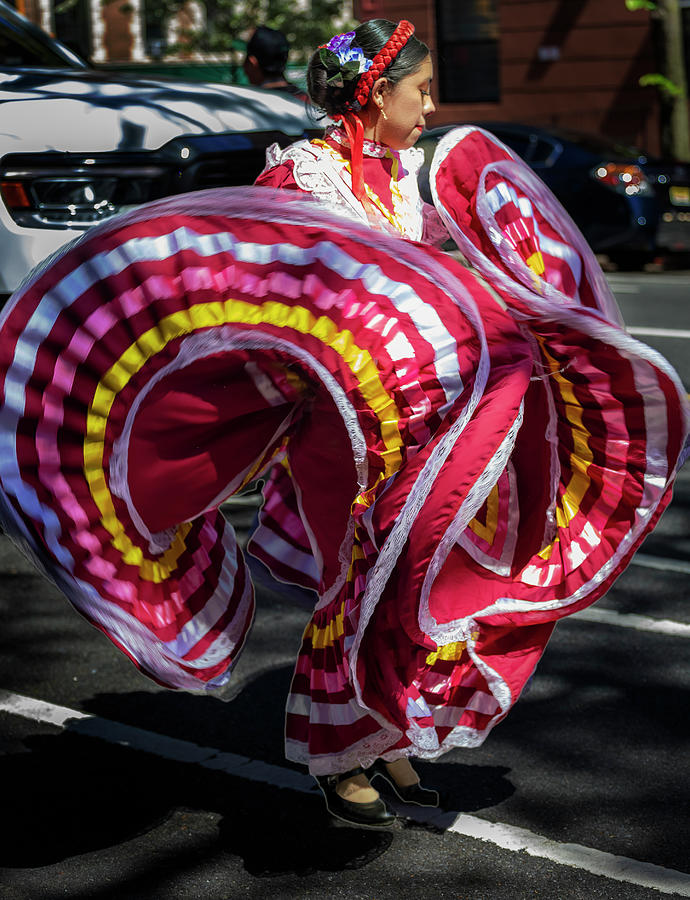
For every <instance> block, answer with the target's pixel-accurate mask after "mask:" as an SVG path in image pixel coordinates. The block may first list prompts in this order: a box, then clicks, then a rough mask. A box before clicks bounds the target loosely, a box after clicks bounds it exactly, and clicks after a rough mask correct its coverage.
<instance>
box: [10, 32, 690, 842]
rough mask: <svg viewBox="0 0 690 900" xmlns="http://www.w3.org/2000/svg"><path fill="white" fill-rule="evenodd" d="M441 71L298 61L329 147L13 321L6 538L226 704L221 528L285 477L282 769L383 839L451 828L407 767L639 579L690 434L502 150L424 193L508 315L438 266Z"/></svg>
mask: <svg viewBox="0 0 690 900" xmlns="http://www.w3.org/2000/svg"><path fill="white" fill-rule="evenodd" d="M431 74H432V73H431V63H430V59H429V55H428V51H427V50H426V48H425V47H424V45H422V44H419V42H417V41H416V40H415V38H414V36H413V34H412V28H411V26H410V25H409V23H405V22H401V23H399V24H398V25H394V24H390V23H382V22H372V23H367V24H366V25H363V26H361V27H360V28H359V29H357V31H356V32H355V35H354V36H350V35H349V34H348V35H344V36H343V35H341V36H337V37H336V38H335V39H334V40H333V41H331V42H329V45H328V46H326V47H324V48H320V50H319V51H317V54H316V55H315V57H314V59H313V60H312V63H311V65H310V90H311V92H312V97H313V99H314V100H315V102H317V103H319V104H320V105H321V106H322V107H323V108H324V109H325V110H326V111H327V112H329V113H330V115H331V117H332V118H333V119H335V120H336V121H337V123H338V124H337V125H336V127H334V128H330V129H328V130H327V132H326V135H325V137H324V139H323V140H322V141H315V142H309V143H303V144H298V145H296V146H294V147H292V148H288V149H287V150H285V151H282V152H279V151H277V150H275V151H274V152H273V157H272V160H271V166H270V167H269V168H268V169H267V171H266V172H265V173H263V175H262V176H261V178H260V179H259V182H260V184H261V185H262V186H261V187H250V188H245V189H225V190H214V191H206V192H199V193H196V194H190V195H186V196H183V197H174V198H169V199H167V200H163V201H159V202H157V203H153V204H150V205H148V206H145V207H143V208H141V209H139V210H135V211H133V212H131V213H128V214H126V215H124V216H122V217H119V218H117V219H115V220H112V221H110V222H106V223H103V224H102V225H100V226H97V227H96V228H94V229H93V230H92V231H91V232H89V233H88V234H87V235H85V236H84V237H83V238H82V239H81V240H79V241H77V242H76V243H75V244H73V245H72V246H70V247H69V248H67V249H66V250H65V251H64V252H63V253H61V254H60V255H58V256H57V257H56V258H55V259H53V260H51V261H49V262H48V263H46V264H45V265H44V266H42V267H39V269H37V270H36V271H35V272H34V273H32V275H31V276H30V277H29V278H28V280H27V282H26V283H25V285H24V286H23V287H22V288H21V289H20V290H19V291H18V292H17V293H16V295H15V296H14V297H13V298H12V300H11V301H10V302H9V304H8V305H7V307H6V308H5V310H4V311H3V314H2V317H1V318H0V392H1V393H0V399H1V405H0V524H2V527H3V528H4V530H5V531H6V532H7V533H8V534H10V535H11V536H12V538H13V539H14V540H15V541H16V542H17V543H18V544H19V546H20V547H22V549H23V550H24V551H25V552H26V553H27V554H28V555H29V556H30V557H31V558H32V559H33V560H34V562H35V563H36V564H37V565H38V567H39V568H40V569H42V571H44V572H45V574H46V575H48V577H50V578H51V579H52V580H53V581H54V583H55V584H57V585H58V587H59V588H60V589H61V590H62V591H63V592H64V593H65V594H66V596H67V597H68V598H69V600H70V601H71V602H72V603H73V604H74V605H75V607H76V608H77V609H78V610H79V611H80V612H81V613H82V614H83V615H85V616H86V617H87V618H88V620H89V621H90V622H92V623H93V624H94V625H95V626H96V627H98V628H99V629H100V630H102V631H103V632H104V633H105V634H106V635H107V636H108V637H109V638H110V639H111V640H112V641H113V642H114V643H115V644H116V646H118V647H119V648H120V649H121V650H122V651H123V652H125V653H126V654H127V655H128V656H129V657H130V658H131V659H132V660H133V662H134V663H135V664H136V665H137V666H138V667H139V668H140V669H141V670H142V671H143V672H145V673H146V674H147V675H149V676H150V677H151V678H153V679H155V680H156V681H157V682H158V683H160V684H162V685H165V686H167V687H171V688H179V689H185V690H212V689H214V688H217V687H219V686H222V685H223V684H225V683H227V681H228V679H229V678H230V673H231V669H232V666H233V664H234V662H235V661H236V659H237V657H238V655H239V653H240V652H241V651H242V649H243V647H244V644H245V640H246V637H247V635H248V632H249V629H250V626H251V622H252V617H253V609H254V600H253V590H252V585H251V579H250V576H249V572H248V569H247V567H246V565H245V562H244V558H243V554H242V552H241V550H240V548H239V547H238V546H237V543H236V541H235V537H234V533H233V530H232V528H231V527H230V526H229V524H228V523H226V522H225V520H224V519H223V517H222V515H221V514H220V512H219V506H220V505H221V503H222V502H223V501H224V500H225V499H226V498H227V497H228V496H230V495H232V494H233V493H235V492H237V491H239V490H241V489H242V488H243V486H245V485H246V484H248V483H249V482H251V481H252V480H253V479H255V478H256V477H257V476H258V475H260V474H266V476H267V481H266V484H265V487H264V496H265V503H264V507H263V509H262V511H261V520H260V525H259V527H258V529H257V531H256V533H255V535H254V537H253V541H252V544H251V549H252V552H254V553H255V554H256V555H257V556H258V557H259V558H261V559H262V560H264V561H265V562H266V563H267V564H268V565H269V566H270V568H271V569H272V571H273V572H274V573H275V575H276V576H277V577H280V578H283V579H285V580H290V581H295V582H297V583H299V584H303V585H306V586H308V587H310V588H313V589H314V590H315V591H316V593H317V595H318V596H317V601H316V604H315V609H314V613H313V616H312V619H311V621H310V623H309V625H308V627H307V629H306V631H305V633H304V637H303V641H302V646H301V649H300V652H299V656H298V660H297V665H296V668H295V674H294V678H293V682H292V688H291V692H290V696H289V698H288V704H287V723H286V752H287V755H288V757H289V758H290V759H292V760H296V761H299V762H302V763H304V764H305V765H307V766H308V767H309V771H310V772H311V773H312V774H313V775H314V776H315V777H316V778H317V780H318V782H319V785H320V787H321V789H322V791H323V793H324V795H325V797H326V801H327V805H328V808H329V809H330V810H331V811H332V812H333V813H334V814H335V815H337V816H339V817H340V818H342V819H344V820H346V821H348V822H350V823H353V824H356V825H364V826H374V827H381V826H388V825H390V824H391V822H392V821H393V817H392V815H391V813H390V812H389V811H388V809H387V808H386V806H385V804H384V803H383V801H382V800H381V798H380V797H378V796H377V792H376V791H375V790H374V788H373V787H372V786H371V784H370V783H369V778H370V777H371V778H373V776H374V775H375V774H376V775H380V776H383V777H385V778H387V779H388V780H389V781H390V782H391V784H392V785H393V787H394V788H395V789H396V790H397V792H398V793H399V795H400V796H401V798H402V799H403V800H406V801H411V802H417V803H422V804H431V805H433V804H435V803H436V802H437V797H436V794H435V792H434V791H430V790H425V789H424V788H422V787H421V786H420V785H419V783H418V778H417V776H416V774H415V772H414V770H413V768H412V767H411V765H410V764H409V759H410V758H415V757H416V758H423V759H434V758H436V757H438V756H439V755H440V754H442V753H444V752H446V751H447V750H449V749H452V748H453V747H460V746H462V747H472V746H477V745H479V744H480V743H481V742H482V741H483V740H484V739H485V738H486V736H487V735H488V734H489V732H490V730H491V729H492V728H493V727H494V726H495V725H496V724H497V723H498V722H499V721H501V719H503V718H504V717H505V716H506V715H507V713H508V712H509V710H510V709H511V708H512V706H513V704H514V703H515V702H516V700H517V698H518V697H519V695H520V692H521V690H522V688H523V686H524V684H525V683H526V681H527V680H528V678H529V677H530V675H531V674H532V672H533V671H534V668H535V666H536V664H537V662H538V660H539V658H540V655H541V653H542V652H543V650H544V648H545V646H546V643H547V641H548V638H549V636H550V634H551V632H552V629H553V627H554V624H555V622H556V621H557V620H558V619H559V618H561V617H563V616H565V615H567V614H569V613H572V612H575V611H577V610H579V609H582V608H583V607H585V606H587V605H588V604H590V603H592V602H594V601H595V600H596V599H597V598H598V597H600V596H601V595H602V594H603V593H604V592H605V591H606V590H607V588H608V587H609V586H610V585H611V584H612V582H613V581H614V579H615V578H616V577H617V576H618V575H619V574H620V573H621V572H622V571H623V569H624V568H625V566H626V565H627V564H628V562H629V561H630V559H631V557H632V555H633V554H634V552H635V550H636V549H637V547H638V546H639V544H640V542H641V541H642V540H643V538H644V537H645V535H646V534H647V533H648V532H649V531H650V529H651V528H653V527H654V525H655V523H656V521H657V520H658V517H659V516H660V514H661V512H662V511H663V509H664V507H665V505H666V504H667V503H668V501H669V499H670V493H671V486H672V483H673V479H674V477H675V474H676V472H677V469H678V466H679V465H680V464H681V463H682V458H683V448H684V446H685V445H686V441H687V435H688V422H689V419H690V411H689V409H688V403H687V399H686V397H685V391H684V389H683V386H682V385H681V384H680V381H679V379H678V378H677V376H676V374H675V373H674V372H673V370H672V369H671V367H670V366H669V365H668V363H667V362H666V361H665V360H664V359H663V358H662V357H660V356H659V355H658V354H656V353H654V352H653V351H652V350H650V349H649V348H647V347H645V346H644V345H642V344H640V343H639V342H637V341H635V340H634V339H633V338H631V337H630V336H629V335H628V334H626V333H625V331H624V329H623V328H622V325H621V323H620V319H619V318H618V314H617V310H616V307H615V302H614V301H613V298H612V297H611V295H610V292H609V291H608V288H607V286H606V283H605V281H604V279H603V277H602V276H601V272H600V270H599V269H598V267H597V266H596V262H595V260H594V259H593V257H592V255H591V253H590V251H589V250H588V248H587V247H586V245H585V244H584V242H583V241H582V239H581V237H580V236H579V234H578V233H577V230H576V229H575V228H574V226H573V225H572V223H571V222H570V220H569V219H568V217H567V216H566V214H565V213H564V212H563V210H562V209H561V208H560V207H559V206H558V204H557V203H556V202H555V200H554V199H553V197H551V195H550V194H549V193H548V191H546V190H545V188H544V187H543V185H540V184H539V183H538V182H537V181H536V179H534V177H533V176H531V175H530V173H529V172H528V170H526V168H525V167H524V165H523V164H521V163H520V162H519V161H518V160H517V159H516V158H515V157H514V156H513V155H512V154H511V152H510V151H509V150H507V148H505V147H503V146H502V145H501V144H500V142H498V141H496V140H495V139H493V138H492V137H491V136H489V135H487V134H486V133H485V132H482V131H481V130H480V129H476V128H472V127H467V128H464V129H458V130H457V131H454V132H451V133H450V134H449V135H448V136H447V138H445V139H444V140H443V141H442V142H441V144H440V146H439V148H438V151H437V153H436V154H435V157H434V163H433V166H432V171H431V183H432V188H433V192H434V195H435V206H436V209H437V210H438V211H439V213H440V215H441V216H442V218H443V223H444V226H445V228H447V229H448V231H449V233H450V234H451V236H452V237H453V238H454V240H455V241H456V242H457V243H458V245H459V246H460V247H461V249H462V251H463V253H464V254H465V256H466V257H467V258H468V259H469V260H470V261H471V263H472V265H473V266H474V267H475V268H476V269H477V270H478V271H479V272H480V273H481V274H482V275H483V276H484V278H485V279H487V280H488V281H489V282H490V284H491V290H489V289H488V288H487V287H486V286H485V283H484V282H483V281H482V280H480V279H478V278H477V277H476V276H475V275H474V274H472V273H471V272H469V271H468V270H467V269H466V268H465V267H463V266H460V265H459V264H457V263H455V262H454V261H453V260H452V259H451V258H450V257H449V256H448V255H447V254H443V253H442V252H441V251H439V250H437V249H435V248H434V247H433V246H432V244H433V243H436V242H437V241H438V240H442V239H443V234H444V230H443V228H440V227H439V223H438V220H437V219H436V214H435V213H434V212H433V211H430V210H428V209H425V207H424V206H423V204H422V203H421V201H420V200H419V196H418V193H417V189H416V185H415V178H414V175H415V171H416V166H417V163H418V160H416V159H415V153H416V151H415V148H414V147H413V144H414V142H415V140H416V138H417V137H418V136H419V133H420V129H421V127H423V123H424V119H425V116H426V115H427V114H428V113H429V112H430V111H431V110H432V108H433V105H432V103H431V100H430V98H429V96H428V90H429V80H430V78H431ZM270 187H273V188H274V189H269V188H270ZM276 187H280V188H290V187H292V188H297V190H275V188H276ZM305 193H307V194H310V195H311V196H310V197H304V196H302V194H305ZM314 198H316V199H317V200H320V201H321V202H320V203H315V202H314ZM343 213H345V215H343ZM372 226H373V227H372ZM429 238H431V243H428V242H425V239H426V240H428V239H429ZM367 773H368V775H367Z"/></svg>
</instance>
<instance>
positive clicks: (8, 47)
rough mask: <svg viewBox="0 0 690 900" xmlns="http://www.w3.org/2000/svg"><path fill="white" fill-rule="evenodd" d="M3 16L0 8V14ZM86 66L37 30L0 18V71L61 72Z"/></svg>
mask: <svg viewBox="0 0 690 900" xmlns="http://www.w3.org/2000/svg"><path fill="white" fill-rule="evenodd" d="M2 13H3V10H2V8H0V14H2ZM85 66H86V63H85V62H84V61H83V60H81V59H80V58H79V57H78V56H77V55H76V53H73V52H72V51H71V50H69V49H68V48H67V47H64V46H62V45H61V44H58V43H57V42H56V41H53V40H52V39H51V38H50V37H48V35H45V37H44V36H43V35H42V33H41V32H40V30H39V29H38V28H35V27H32V26H31V25H29V24H28V23H27V25H26V26H25V25H24V23H23V22H21V25H20V24H18V23H15V22H14V20H13V19H10V18H9V16H8V18H5V17H4V15H0V67H2V68H23V67H31V68H41V69H64V68H67V67H69V68H80V69H81V68H84V67H85Z"/></svg>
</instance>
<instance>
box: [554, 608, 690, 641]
mask: <svg viewBox="0 0 690 900" xmlns="http://www.w3.org/2000/svg"><path fill="white" fill-rule="evenodd" d="M571 618H572V619H584V620H585V621H587V622H597V623H598V624H599V625H618V626H620V627H621V628H634V629H636V630H637V631H651V632H654V633H656V634H668V635H670V636H671V637H684V638H690V625H686V624H685V623H684V622H674V621H672V620H671V619H651V618H649V616H638V615H636V614H635V613H619V612H616V611H615V610H613V609H603V608H602V607H600V606H588V607H587V608H586V609H581V610H580V612H576V613H573V615H572V616H571Z"/></svg>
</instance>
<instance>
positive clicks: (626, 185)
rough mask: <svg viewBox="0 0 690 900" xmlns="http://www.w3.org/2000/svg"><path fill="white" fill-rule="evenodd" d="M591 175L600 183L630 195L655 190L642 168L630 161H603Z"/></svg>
mask: <svg viewBox="0 0 690 900" xmlns="http://www.w3.org/2000/svg"><path fill="white" fill-rule="evenodd" d="M590 175H591V176H592V178H594V180H595V181H598V182H599V183H600V184H605V185H606V187H610V188H613V190H614V191H618V193H620V194H627V196H628V197H636V196H640V195H645V194H651V193H653V190H654V189H653V188H652V185H651V184H650V182H649V179H648V178H647V176H646V175H645V173H644V172H643V171H642V169H641V168H640V167H639V166H636V165H634V164H630V163H601V164H600V165H598V166H595V168H594V169H592V171H591V172H590Z"/></svg>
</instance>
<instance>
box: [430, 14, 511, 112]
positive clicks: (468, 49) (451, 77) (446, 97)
mask: <svg viewBox="0 0 690 900" xmlns="http://www.w3.org/2000/svg"><path fill="white" fill-rule="evenodd" d="M459 6H460V4H458V3H457V2H456V0H436V43H437V47H438V70H439V72H438V80H439V97H440V100H441V103H486V102H497V101H498V100H500V96H501V88H500V73H499V48H498V34H499V29H498V0H464V2H463V3H462V5H461V6H462V11H461V12H459V11H458V7H459Z"/></svg>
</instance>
